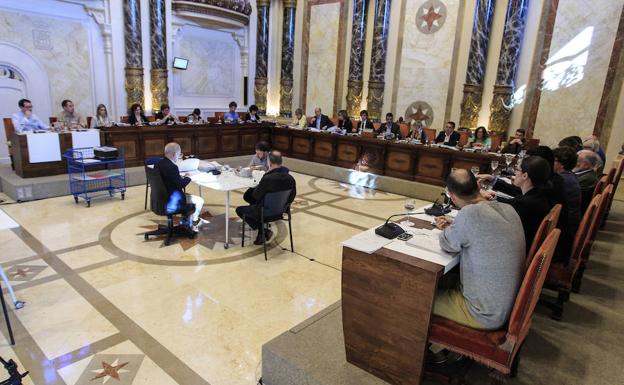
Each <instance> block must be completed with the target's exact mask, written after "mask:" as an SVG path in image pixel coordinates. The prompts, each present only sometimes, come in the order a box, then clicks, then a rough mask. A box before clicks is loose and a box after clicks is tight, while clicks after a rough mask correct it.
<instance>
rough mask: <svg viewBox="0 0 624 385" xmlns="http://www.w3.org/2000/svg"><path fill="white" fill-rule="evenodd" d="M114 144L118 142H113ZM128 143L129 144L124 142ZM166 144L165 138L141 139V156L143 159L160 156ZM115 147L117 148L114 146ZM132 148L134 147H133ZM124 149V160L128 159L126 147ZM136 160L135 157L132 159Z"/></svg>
mask: <svg viewBox="0 0 624 385" xmlns="http://www.w3.org/2000/svg"><path fill="white" fill-rule="evenodd" d="M114 143H115V144H116V143H118V141H115V142H114ZM126 143H130V142H126ZM166 144H167V140H166V138H162V137H147V138H143V155H144V157H145V158H150V157H154V156H162V155H163V153H164V150H165V145H166ZM115 147H117V146H115ZM133 147H135V146H134V145H133ZM125 148H126V158H128V150H129V148H128V146H126V147H125ZM133 158H136V155H135V156H134V157H133Z"/></svg>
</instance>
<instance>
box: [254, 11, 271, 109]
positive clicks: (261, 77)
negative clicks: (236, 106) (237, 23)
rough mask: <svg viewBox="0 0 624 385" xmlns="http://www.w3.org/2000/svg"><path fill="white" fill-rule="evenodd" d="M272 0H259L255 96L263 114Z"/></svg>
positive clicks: (265, 101)
mask: <svg viewBox="0 0 624 385" xmlns="http://www.w3.org/2000/svg"><path fill="white" fill-rule="evenodd" d="M270 3H271V1H270V0H257V1H256V6H257V11H258V24H257V30H256V78H255V81H254V98H255V100H256V105H257V106H258V110H259V112H260V113H261V114H265V113H266V103H267V83H268V80H267V67H268V63H269V6H270Z"/></svg>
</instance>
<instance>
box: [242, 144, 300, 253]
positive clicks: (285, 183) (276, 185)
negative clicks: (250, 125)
mask: <svg viewBox="0 0 624 385" xmlns="http://www.w3.org/2000/svg"><path fill="white" fill-rule="evenodd" d="M268 164H269V171H267V172H266V174H264V176H262V179H260V183H258V186H257V187H256V188H254V189H253V192H252V193H251V198H252V199H253V202H254V203H253V204H250V205H248V206H239V207H237V208H236V214H237V215H238V216H239V217H240V218H241V219H243V218H244V220H245V222H246V223H247V224H248V225H249V227H251V228H252V229H253V230H258V229H259V228H260V205H261V204H262V203H263V200H264V196H265V195H266V194H267V193H271V192H277V191H285V190H291V192H290V195H289V197H288V200H287V203H288V204H290V203H292V201H293V200H294V199H295V196H296V195H297V186H296V182H295V179H294V178H293V177H292V176H291V175H290V174H289V173H287V172H283V171H281V170H280V169H281V168H282V155H281V154H280V153H279V152H276V151H274V152H272V153H270V154H269V157H268ZM264 234H265V240H266V241H269V240H270V239H271V237H272V236H273V232H272V231H271V230H268V229H267V230H265V233H264ZM262 242H263V239H262V233H261V232H260V231H258V235H257V236H256V239H255V241H254V244H255V245H261V244H262Z"/></svg>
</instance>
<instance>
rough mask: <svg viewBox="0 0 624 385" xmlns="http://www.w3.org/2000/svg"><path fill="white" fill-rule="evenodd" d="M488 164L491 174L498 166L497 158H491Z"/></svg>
mask: <svg viewBox="0 0 624 385" xmlns="http://www.w3.org/2000/svg"><path fill="white" fill-rule="evenodd" d="M490 166H491V167H492V174H493V173H494V171H496V169H497V168H498V159H493V160H492V163H490Z"/></svg>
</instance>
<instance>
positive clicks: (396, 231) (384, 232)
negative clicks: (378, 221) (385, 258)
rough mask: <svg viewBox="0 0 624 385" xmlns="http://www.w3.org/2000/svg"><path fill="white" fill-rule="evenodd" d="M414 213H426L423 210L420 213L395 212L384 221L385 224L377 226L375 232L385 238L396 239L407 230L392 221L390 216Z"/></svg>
mask: <svg viewBox="0 0 624 385" xmlns="http://www.w3.org/2000/svg"><path fill="white" fill-rule="evenodd" d="M413 214H424V213H423V212H419V213H415V212H414V213H411V212H410V213H401V214H393V215H390V216H389V217H388V219H386V223H384V224H383V225H381V226H379V227H377V228H376V229H375V234H377V235H381V236H382V237H384V238H388V239H394V238H396V237H398V236H399V235H401V234H403V233H404V232H405V230H403V228H402V227H401V226H399V225H397V224H396V223H390V222H389V221H390V218H394V217H398V216H401V215H413Z"/></svg>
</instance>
